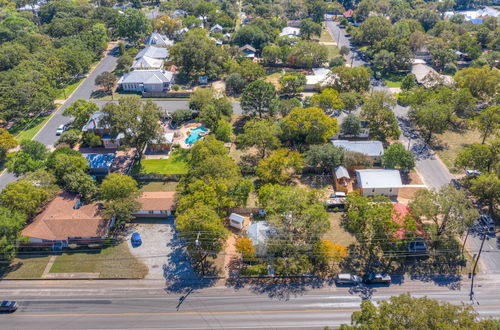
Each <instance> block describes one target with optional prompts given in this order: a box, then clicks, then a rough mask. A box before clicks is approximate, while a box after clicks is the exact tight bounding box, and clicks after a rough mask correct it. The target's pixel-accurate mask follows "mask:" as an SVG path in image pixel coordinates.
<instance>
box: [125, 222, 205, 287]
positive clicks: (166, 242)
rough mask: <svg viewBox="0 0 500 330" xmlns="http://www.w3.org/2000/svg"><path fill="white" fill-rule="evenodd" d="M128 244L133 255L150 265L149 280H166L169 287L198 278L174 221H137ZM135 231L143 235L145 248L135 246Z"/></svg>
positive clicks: (128, 238)
mask: <svg viewBox="0 0 500 330" xmlns="http://www.w3.org/2000/svg"><path fill="white" fill-rule="evenodd" d="M132 226H133V228H131V229H130V232H129V234H128V235H127V242H128V245H129V248H130V251H131V252H132V254H133V255H134V256H135V257H137V258H138V259H140V260H141V261H142V262H144V263H145V264H146V266H147V267H148V269H149V273H148V275H147V276H146V278H147V279H162V278H165V279H166V280H167V282H168V283H169V285H176V284H177V283H178V282H182V281H189V280H192V279H195V278H196V275H195V273H194V271H193V269H192V268H191V264H190V262H189V259H188V257H187V255H186V254H185V250H184V247H183V242H182V241H181V240H180V239H179V238H178V237H177V234H176V230H175V227H174V220H173V218H169V219H158V220H156V219H147V220H146V219H145V220H137V221H136V222H134V223H133V224H132ZM133 232H138V233H139V234H140V235H141V239H142V245H140V246H138V247H132V245H131V243H130V237H131V236H132V233H133Z"/></svg>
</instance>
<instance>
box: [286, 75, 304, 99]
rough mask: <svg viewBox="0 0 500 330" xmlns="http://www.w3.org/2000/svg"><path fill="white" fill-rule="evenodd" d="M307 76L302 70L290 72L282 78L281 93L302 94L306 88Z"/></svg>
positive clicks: (291, 95)
mask: <svg viewBox="0 0 500 330" xmlns="http://www.w3.org/2000/svg"><path fill="white" fill-rule="evenodd" d="M305 84H306V76H305V75H304V74H302V73H300V72H288V73H285V74H284V75H283V76H281V78H280V87H281V90H280V93H281V94H283V95H286V96H289V97H293V96H295V95H297V94H300V93H301V92H302V91H303V90H304V85H305Z"/></svg>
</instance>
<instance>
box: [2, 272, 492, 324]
mask: <svg viewBox="0 0 500 330" xmlns="http://www.w3.org/2000/svg"><path fill="white" fill-rule="evenodd" d="M494 281H495V282H493V280H492V278H488V277H485V278H484V279H482V280H481V279H480V280H477V281H476V284H477V285H476V289H475V295H476V299H477V301H478V303H479V305H478V304H475V308H477V310H478V311H479V313H480V316H481V317H490V316H492V317H499V316H500V304H499V301H498V290H499V289H500V283H499V282H498V280H497V279H494ZM446 284H449V285H446ZM467 284H468V282H465V283H463V285H462V287H461V288H458V287H455V285H454V284H453V282H452V283H451V284H450V283H448V282H446V281H438V283H437V284H433V283H432V282H421V281H410V280H408V281H407V280H405V281H404V282H403V283H402V284H400V285H398V284H395V285H392V286H391V287H371V288H368V289H366V288H365V289H364V294H366V295H367V296H370V295H373V296H372V299H373V300H374V301H377V300H380V299H388V298H389V297H390V296H393V295H398V294H400V293H403V292H411V293H412V295H414V296H417V297H421V296H427V297H429V298H434V299H439V300H442V301H448V302H451V303H454V304H459V303H460V302H464V303H469V288H468V285H467ZM486 284H488V285H487V286H486ZM312 287H319V288H315V289H312ZM349 291H351V292H349ZM354 291H355V290H352V289H351V290H349V287H336V286H335V285H322V284H321V283H309V284H307V283H301V284H296V285H283V286H281V285H272V286H271V285H267V286H266V285H255V286H245V287H242V288H238V289H235V288H233V287H224V286H219V287H212V288H205V289H199V290H197V289H195V290H194V291H177V290H171V287H169V286H168V283H167V287H165V285H164V283H163V282H162V281H148V280H143V281H120V280H118V281H32V282H21V281H19V282H18V281H4V282H1V283H0V296H2V298H4V299H16V300H17V301H19V304H20V307H19V309H18V311H17V312H15V313H12V314H0V322H1V324H2V328H6V329H20V328H22V329H125V328H140V329H152V328H162V329H173V328H175V329H207V328H209V329H215V328H217V329H253V328H266V329H269V328H274V329H276V328H285V329H292V328H294V329H299V328H303V329H306V328H307V329H322V328H323V327H324V326H326V325H328V326H331V327H338V326H339V325H340V324H342V323H348V322H349V321H350V316H351V313H352V312H353V311H355V310H357V309H358V308H359V304H360V302H361V298H360V295H359V293H355V292H354ZM183 296H184V297H185V299H183V300H180V299H181V297H183Z"/></svg>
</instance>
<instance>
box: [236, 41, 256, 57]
mask: <svg viewBox="0 0 500 330" xmlns="http://www.w3.org/2000/svg"><path fill="white" fill-rule="evenodd" d="M240 52H242V53H243V54H245V55H246V57H248V58H254V57H255V56H256V53H257V49H255V48H253V47H252V46H250V45H248V44H246V45H245V46H243V47H240Z"/></svg>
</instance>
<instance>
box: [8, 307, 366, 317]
mask: <svg viewBox="0 0 500 330" xmlns="http://www.w3.org/2000/svg"><path fill="white" fill-rule="evenodd" d="M356 311H359V308H339V309H303V310H272V311H269V310H268V311H265V310H250V311H234V312H231V311H227V312H194V311H193V312H162V313H137V312H135V313H61V314H22V313H19V314H3V315H0V317H103V316H174V315H238V314H241V315H244V314H280V313H284V314H287V313H339V312H356Z"/></svg>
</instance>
